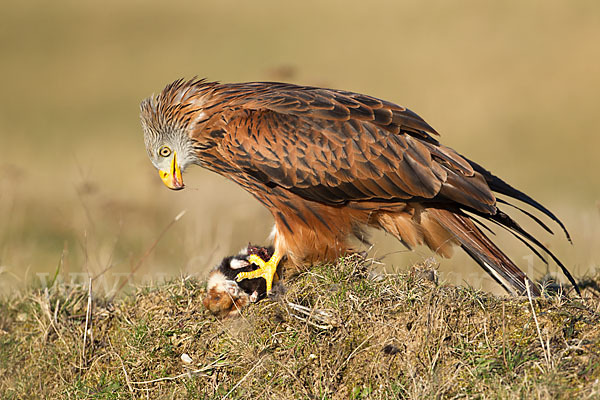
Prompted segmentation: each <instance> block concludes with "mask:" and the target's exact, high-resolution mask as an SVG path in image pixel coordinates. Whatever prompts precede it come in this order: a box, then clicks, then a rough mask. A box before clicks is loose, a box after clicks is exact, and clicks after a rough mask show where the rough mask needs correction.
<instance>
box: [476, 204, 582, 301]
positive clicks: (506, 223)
mask: <svg viewBox="0 0 600 400" xmlns="http://www.w3.org/2000/svg"><path fill="white" fill-rule="evenodd" d="M476 214H477V213H476ZM480 215H481V214H480ZM482 216H483V217H485V218H486V219H487V220H489V221H492V222H494V223H495V224H497V225H499V226H501V227H502V228H504V229H506V230H508V231H509V232H510V233H511V234H512V235H513V236H514V237H516V238H517V239H519V240H520V241H521V242H523V243H525V244H526V245H527V247H529V249H531V250H532V251H533V252H534V253H535V254H536V256H538V257H539V258H540V259H541V260H542V261H543V262H544V263H546V264H547V263H548V262H547V261H546V260H545V258H544V257H542V255H541V254H540V253H539V252H537V251H535V249H534V248H533V246H532V245H531V243H533V244H534V245H535V246H537V247H538V248H539V249H541V251H543V252H544V253H545V254H547V255H548V256H549V257H550V258H552V260H553V261H554V262H555V263H556V265H558V266H559V267H560V269H561V270H562V272H563V274H564V275H565V276H566V277H567V279H568V280H569V282H570V283H571V285H573V288H575V291H576V292H577V294H578V295H579V296H581V292H580V290H579V287H578V285H577V282H576V281H575V278H574V277H573V275H571V273H570V272H569V270H568V269H567V267H565V265H564V264H563V263H562V262H561V261H560V260H559V259H558V257H556V256H555V255H554V253H552V252H551V251H550V250H548V248H547V247H546V246H544V245H543V244H542V243H540V241H539V240H537V239H536V238H535V237H534V236H532V235H531V234H530V233H529V232H527V231H526V230H525V229H523V228H522V227H521V226H520V225H519V224H518V223H517V222H516V221H515V220H513V219H512V218H510V217H509V216H508V215H507V214H505V213H503V212H502V211H500V210H498V212H497V213H496V214H495V215H482Z"/></svg>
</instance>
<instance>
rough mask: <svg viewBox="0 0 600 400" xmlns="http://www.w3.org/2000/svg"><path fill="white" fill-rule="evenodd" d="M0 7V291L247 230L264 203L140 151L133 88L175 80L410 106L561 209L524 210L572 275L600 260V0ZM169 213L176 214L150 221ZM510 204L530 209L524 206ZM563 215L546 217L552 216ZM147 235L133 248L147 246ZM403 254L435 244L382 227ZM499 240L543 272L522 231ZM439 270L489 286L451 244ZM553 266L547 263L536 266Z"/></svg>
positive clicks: (153, 257) (202, 257) (202, 262)
mask: <svg viewBox="0 0 600 400" xmlns="http://www.w3.org/2000/svg"><path fill="white" fill-rule="evenodd" d="M1 9H2V10H1V12H0V82H1V86H0V87H1V95H0V290H2V291H7V290H10V289H11V288H15V287H19V286H20V285H22V284H23V283H24V282H30V281H31V280H37V281H40V280H42V281H43V280H44V279H48V280H50V279H52V278H53V275H54V272H55V271H56V270H57V266H58V265H59V264H60V265H61V267H60V272H61V273H60V275H59V277H60V278H61V279H65V280H69V279H77V278H78V277H79V278H81V275H78V274H79V273H81V272H90V273H91V274H92V275H95V276H99V278H98V285H99V286H104V289H105V290H108V291H110V290H114V289H115V288H116V287H118V285H119V284H120V282H122V281H123V280H124V279H125V278H124V277H123V276H124V275H123V274H127V273H129V272H131V271H132V270H135V274H134V277H135V279H136V280H137V281H150V280H152V281H155V280H159V279H161V278H162V277H164V276H165V275H177V274H193V273H194V274H195V273H198V274H199V275H200V276H202V274H204V273H206V271H207V269H209V268H210V267H212V265H213V264H214V263H215V262H217V261H218V260H219V259H220V258H221V257H223V256H225V255H229V254H232V253H233V252H235V251H237V250H238V249H239V248H241V247H242V246H244V245H245V244H247V243H248V242H249V241H251V242H254V243H266V238H267V235H268V233H269V231H270V227H271V224H272V221H271V217H270V215H269V214H268V213H267V211H266V210H264V209H263V208H262V206H260V205H259V203H258V202H256V201H254V200H253V199H252V198H251V197H250V196H249V195H248V194H246V193H245V192H244V191H242V190H241V189H240V188H238V187H237V186H236V185H234V184H233V183H230V182H228V181H225V179H224V178H221V177H220V176H217V175H214V174H211V173H209V172H206V171H203V170H201V169H200V168H192V169H190V170H189V171H188V172H187V173H186V174H185V176H184V179H185V182H186V184H187V188H186V190H184V191H182V192H172V191H169V190H168V189H166V188H165V187H164V186H163V185H162V183H161V181H160V179H159V177H158V174H157V173H156V170H155V169H154V168H153V167H152V165H151V164H150V162H149V160H148V159H147V156H146V152H145V149H144V144H143V140H142V132H141V128H140V125H139V117H138V105H139V102H140V101H141V100H142V99H143V98H144V97H146V96H148V95H150V94H152V93H153V92H154V93H157V92H158V91H160V90H161V89H162V88H163V87H164V85H165V84H167V83H168V82H170V81H172V80H174V79H177V78H180V77H187V78H190V77H193V76H195V75H197V76H199V77H206V78H208V79H211V80H221V81H223V82H232V81H247V80H284V81H289V82H295V83H301V84H308V85H319V86H328V87H334V88H341V89H347V90H353V91H358V92H363V93H367V94H371V95H374V96H377V97H381V98H384V99H387V100H391V101H394V102H396V103H399V104H402V105H405V106H407V107H409V108H411V109H412V110H414V111H416V112H417V113H418V114H420V115H421V116H422V117H423V118H425V119H426V120H427V121H428V122H429V123H430V124H431V125H432V126H434V127H435V128H436V129H437V130H438V131H439V132H441V134H442V141H443V143H445V144H447V145H449V146H451V147H453V148H455V149H457V150H458V151H459V152H460V153H462V154H464V155H466V156H468V157H470V158H472V159H473V160H475V161H477V162H479V163H481V164H483V165H484V166H485V167H487V168H488V169H490V170H492V171H493V172H494V173H496V174H497V175H499V176H501V177H503V178H504V179H505V180H507V181H508V182H510V183H512V184H513V185H514V186H516V187H517V188H520V189H522V190H524V191H526V192H527V193H529V194H530V195H532V196H533V197H534V198H535V199H537V200H539V201H540V202H542V203H543V204H544V205H546V206H547V207H548V208H550V209H551V210H553V211H555V213H556V214H557V215H558V216H559V217H560V218H561V219H562V220H563V221H564V222H565V224H566V225H567V227H568V228H569V230H570V232H571V234H572V237H573V242H574V245H573V246H570V245H568V244H567V242H566V240H564V236H562V235H561V234H560V232H559V231H558V230H557V229H555V231H556V235H555V236H549V235H547V234H545V233H544V232H543V231H542V230H541V229H538V228H535V227H533V226H532V225H530V224H528V223H524V225H525V226H526V227H531V228H532V232H533V233H535V234H537V235H538V236H539V237H540V238H542V239H543V240H542V241H543V242H544V243H545V244H547V245H548V246H549V248H551V249H552V250H553V251H555V252H556V254H557V255H558V256H559V257H560V258H561V259H562V260H563V261H564V262H565V264H567V265H568V266H569V267H570V268H571V270H572V271H574V272H575V274H576V275H578V276H581V275H584V274H589V273H593V272H594V271H596V270H597V269H598V268H600V245H599V243H600V203H599V201H600V178H599V177H598V166H599V162H598V152H599V151H600V115H599V114H600V113H599V110H600V44H599V43H600V3H599V2H597V1H570V2H555V1H509V2H478V1H454V2H443V1H438V2H426V3H425V2H419V1H370V2H364V1H360V2H359V1H352V2H349V1H344V2H342V1H339V2H338V1H335V2H333V1H332V2H323V1H302V2H282V1H252V2H233V1H202V2H197V1H187V2H186V1H175V2H145V1H128V2H119V1H103V2H83V1H68V2H67V1H61V2H41V1H37V2H17V1H5V2H3V5H2V7H1ZM182 210H187V213H186V214H185V215H184V216H183V217H182V218H181V219H180V220H179V221H177V222H176V223H174V224H172V225H171V226H170V227H169V228H168V229H167V231H166V232H165V233H164V235H163V236H160V235H161V232H163V230H164V229H165V228H166V227H167V226H168V224H169V223H170V222H171V221H172V219H173V218H174V217H175V216H176V215H177V214H178V213H180V212H181V211H182ZM521 220H523V219H521ZM551 227H552V228H557V227H556V225H551ZM159 237H160V240H158V242H157V243H156V246H155V248H153V250H152V252H151V253H150V254H149V255H148V256H147V257H146V256H145V254H146V253H147V252H148V250H149V249H150V248H151V246H152V245H153V243H155V242H156V241H157V239H158V238H159ZM375 239H376V247H375V248H374V249H373V250H372V254H374V255H375V256H378V257H379V256H383V255H385V254H387V253H390V252H398V251H401V252H400V253H396V254H392V255H388V256H387V257H385V258H384V259H383V262H384V263H385V265H386V268H389V269H395V268H396V269H397V268H406V267H407V266H408V265H411V264H412V263H413V262H415V261H420V260H423V259H424V258H427V257H429V256H430V255H431V253H430V252H429V251H428V250H426V249H417V251H415V252H406V251H403V249H402V247H401V245H400V244H399V243H397V242H395V241H393V240H391V239H389V238H386V237H385V236H384V235H376V236H375ZM498 240H499V242H501V243H502V247H503V249H504V250H505V251H506V252H507V253H508V254H509V255H510V256H511V257H512V258H513V259H514V260H515V261H517V262H518V263H520V265H521V266H523V268H525V269H526V270H529V268H530V267H531V268H532V270H533V271H534V274H535V276H536V277H541V276H542V275H544V274H545V273H546V271H547V269H546V267H545V266H544V265H543V264H542V263H541V262H538V261H534V262H533V263H532V264H529V262H530V260H532V258H531V253H530V252H529V251H528V250H527V249H526V248H525V247H523V246H522V245H521V244H520V243H519V242H518V241H516V240H511V239H509V238H507V237H504V236H503V235H499V238H498ZM441 270H442V272H443V275H442V277H443V278H445V279H448V280H449V281H451V282H456V283H465V282H466V283H468V284H471V285H473V286H475V287H480V286H481V285H483V287H484V288H485V289H489V290H497V287H496V286H495V285H494V284H493V283H490V282H489V280H488V279H487V278H485V276H484V275H483V274H482V273H481V272H480V271H479V267H478V266H477V265H476V264H475V263H474V262H471V261H469V260H468V258H467V257H465V256H463V255H459V256H458V257H456V258H454V259H451V260H443V261H442V265H441ZM548 270H549V271H550V272H554V271H555V270H556V267H555V266H553V265H551V266H550V267H549V269H548Z"/></svg>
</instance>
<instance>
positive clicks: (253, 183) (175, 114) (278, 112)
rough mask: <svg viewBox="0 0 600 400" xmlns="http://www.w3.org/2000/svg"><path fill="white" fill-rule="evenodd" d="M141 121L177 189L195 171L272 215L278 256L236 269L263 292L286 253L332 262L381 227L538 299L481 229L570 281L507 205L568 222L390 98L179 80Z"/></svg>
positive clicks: (148, 105)
mask: <svg viewBox="0 0 600 400" xmlns="http://www.w3.org/2000/svg"><path fill="white" fill-rule="evenodd" d="M141 122H142V126H143V130H144V141H145V144H146V150H147V152H148V155H149V157H150V160H151V161H152V163H153V164H154V166H155V167H156V168H157V169H158V171H159V175H160V177H161V179H162V181H163V182H164V183H165V185H166V186H167V187H169V188H171V189H174V190H179V189H183V187H184V184H183V178H182V172H183V171H184V170H185V169H186V168H187V167H189V166H190V165H199V166H201V167H203V168H206V169H208V170H210V171H213V172H216V173H218V174H220V175H223V176H224V177H226V178H228V179H230V180H232V181H233V182H235V183H237V184H238V185H240V186H241V187H242V188H243V189H245V190H246V191H248V192H249V193H250V194H252V195H253V196H254V197H255V198H256V199H257V200H258V201H260V202H261V203H262V204H263V205H264V206H265V207H266V208H267V209H268V210H269V211H270V212H271V214H272V215H273V218H274V220H275V228H274V243H273V244H274V249H275V250H274V252H273V254H272V256H271V257H270V259H269V260H268V261H264V260H262V259H261V258H260V257H258V256H256V255H251V256H250V257H249V261H250V262H252V263H254V264H256V265H259V266H260V268H258V269H256V270H253V271H249V272H240V273H238V274H237V275H236V280H237V281H241V280H244V279H254V278H259V277H260V278H264V279H265V282H266V291H267V292H270V291H271V287H272V282H273V279H274V276H275V272H276V270H277V266H278V264H279V262H280V260H281V259H282V257H284V256H287V259H288V262H289V263H291V265H293V266H301V265H307V264H312V263H315V262H333V261H335V260H336V259H337V258H338V257H339V256H341V255H343V254H345V253H348V252H351V251H352V246H351V243H350V238H352V237H357V238H359V239H360V238H363V237H364V230H365V228H377V229H382V230H384V231H386V232H388V233H390V234H392V235H393V236H395V237H396V238H397V239H398V240H400V241H401V242H402V243H403V244H404V245H406V246H407V247H409V248H414V247H415V246H418V245H426V246H428V247H429V248H430V249H431V250H433V251H435V252H436V253H437V254H439V255H441V256H443V257H450V256H451V255H452V252H453V248H454V247H460V248H462V249H463V250H464V251H465V252H466V253H467V254H468V255H469V256H471V257H472V258H473V259H474V260H475V261H476V262H477V263H478V264H479V265H480V266H481V267H482V268H483V269H484V270H485V271H486V272H487V273H488V274H489V275H490V276H491V277H492V278H493V279H495V280H496V281H497V282H498V283H499V284H500V285H502V286H503V287H504V288H505V289H506V290H507V291H508V292H510V293H513V294H515V295H521V294H524V293H526V292H527V289H528V287H529V288H530V292H531V293H532V294H533V295H539V294H540V291H539V289H538V287H537V286H536V285H535V284H534V283H533V282H532V281H531V280H530V279H529V278H528V277H527V276H526V275H525V274H524V273H523V272H522V271H521V269H519V267H518V266H517V265H516V264H515V263H514V262H513V261H512V260H511V259H510V258H509V257H508V256H507V255H506V254H505V253H504V252H503V251H502V250H500V249H499V248H498V246H496V244H494V242H493V241H492V240H491V239H490V238H489V237H488V234H487V233H488V231H490V230H491V229H490V228H489V227H488V226H487V225H486V224H488V225H493V226H496V227H500V228H503V229H506V230H507V231H509V232H510V233H511V234H513V235H514V236H515V237H516V238H518V239H519V240H521V241H522V242H523V243H524V244H525V245H527V246H528V247H529V248H530V249H531V251H532V252H534V253H535V254H536V255H537V256H539V257H540V258H542V259H543V260H544V261H546V260H545V258H546V257H549V258H551V259H552V260H554V261H555V262H556V264H557V265H558V266H560V268H561V269H562V271H563V273H564V274H565V275H566V277H567V278H568V279H569V281H570V282H571V283H572V284H573V286H574V287H575V288H577V286H576V284H575V280H574V279H573V277H572V276H571V274H570V273H569V271H568V270H567V268H566V267H565V266H564V265H563V264H562V263H561V262H560V260H559V259H558V258H557V257H556V256H555V255H554V254H552V253H551V252H550V251H549V250H548V249H547V248H546V247H545V246H544V245H543V244H542V243H541V242H540V241H539V240H538V239H537V238H536V237H534V236H533V235H531V234H530V233H528V232H527V231H526V230H525V229H523V228H522V227H521V226H520V225H519V224H518V223H517V222H516V221H515V220H514V219H513V217H511V216H509V215H508V214H507V213H505V212H504V210H502V208H510V209H512V210H516V211H519V210H520V211H522V212H523V213H524V215H525V216H526V217H528V218H531V219H532V220H533V221H535V222H536V223H537V224H539V225H540V226H541V227H542V228H543V229H545V230H546V231H548V232H550V233H551V232H552V231H551V230H550V228H549V227H548V226H547V225H546V223H544V222H543V221H542V220H541V219H540V218H539V217H537V216H535V215H534V212H535V211H537V212H539V213H541V214H545V216H546V217H547V218H549V219H551V220H553V221H554V222H555V223H557V224H558V225H559V226H560V227H561V228H562V230H563V231H564V233H565V235H566V236H567V239H568V240H570V239H569V235H568V233H567V231H566V229H565V227H564V225H563V224H562V222H561V221H560V220H559V219H558V218H557V217H556V216H555V215H554V214H553V213H552V212H551V211H550V210H548V209H547V208H545V207H544V206H542V205H541V204H540V203H538V202H537V201H536V200H534V199H532V198H531V197H530V196H528V195H527V194H525V193H524V192H522V191H520V190H518V189H516V188H514V187H512V186H511V185H510V184H508V183H506V182H505V181H504V180H502V179H501V178H499V177H497V176H496V175H494V174H492V173H491V172H490V171H488V170H487V169H486V168H484V167H483V166H481V165H480V164H478V163H476V162H474V161H472V160H470V159H468V158H466V157H465V156H463V155H461V154H460V153H458V152H456V151H455V150H453V149H451V148H449V147H447V146H444V145H443V144H442V143H440V142H439V140H438V133H437V132H436V131H435V130H434V129H433V128H432V127H431V126H430V125H429V124H428V123H426V122H425V121H424V120H423V119H422V118H421V117H419V116H418V115H417V114H416V113H414V112H413V111H411V110H409V109H407V108H405V107H402V106H399V105H397V104H394V103H392V102H389V101H385V100H380V99H378V98H375V97H372V96H368V95H364V94H359V93H353V92H348V91H343V90H335V89H324V88H318V87H311V86H298V85H293V84H288V83H274V82H249V83H232V84H222V83H218V82H208V81H205V80H188V81H186V80H177V81H175V82H173V83H171V84H169V85H167V86H166V87H165V88H164V89H163V91H162V92H161V93H160V94H159V95H158V96H156V97H150V98H148V99H146V100H144V101H143V102H142V104H141ZM515 202H520V203H522V204H521V205H520V206H519V205H517V204H515ZM523 205H525V207H523ZM526 207H531V208H532V209H533V210H531V211H527V209H526ZM534 210H535V211H534ZM286 268H287V266H286Z"/></svg>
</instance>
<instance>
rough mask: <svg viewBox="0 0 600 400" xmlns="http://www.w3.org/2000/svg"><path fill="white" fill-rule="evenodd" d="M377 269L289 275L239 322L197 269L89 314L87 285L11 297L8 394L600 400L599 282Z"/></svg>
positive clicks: (0, 322)
mask: <svg viewBox="0 0 600 400" xmlns="http://www.w3.org/2000/svg"><path fill="white" fill-rule="evenodd" d="M369 263H370V261H369V260H363V259H360V258H358V257H350V258H346V259H342V260H340V261H339V263H338V264H337V265H335V266H328V265H323V266H317V267H315V268H313V269H311V270H309V271H307V272H304V273H302V274H301V275H299V276H297V277H294V278H292V279H291V280H289V281H287V290H286V291H285V292H284V293H281V294H279V295H278V296H277V298H276V299H274V300H272V301H263V302H260V303H258V304H256V305H253V306H250V307H248V308H246V309H245V310H244V311H243V312H242V315H241V317H239V318H236V319H227V320H217V319H215V318H213V317H212V316H210V315H208V314H207V313H206V312H205V310H204V309H203V308H202V305H201V304H202V303H201V299H202V297H203V295H204V286H203V284H202V283H200V282H198V281H196V280H195V279H193V278H189V277H187V278H179V279H177V280H173V281H171V282H169V283H166V284H161V285H159V286H152V287H144V288H139V289H138V290H137V292H136V293H135V294H132V295H129V296H128V297H126V298H124V299H117V300H115V301H113V302H109V301H107V300H106V299H104V298H101V297H94V296H93V295H92V297H91V302H90V304H91V305H90V306H89V307H88V298H90V297H89V293H88V289H89V287H88V286H87V285H70V286H69V285H65V284H64V283H61V284H56V285H54V286H53V287H51V288H50V289H48V290H39V289H30V290H29V291H28V292H24V293H22V294H21V295H20V296H16V295H15V296H12V297H10V298H7V299H4V300H2V302H1V304H0V306H1V308H2V313H1V314H0V393H1V394H2V398H22V397H28V396H31V395H32V394H35V395H36V396H39V397H46V398H56V397H68V398H90V397H94V398H141V397H148V398H165V397H168V398H209V399H217V398H218V399H222V398H232V399H244V398H252V399H255V398H267V397H270V398H283V399H288V398H289V399H294V398H307V399H312V398H319V399H323V398H326V399H345V398H375V399H377V398H381V399H383V398H434V397H444V398H463V397H482V398H516V397H519V398H530V397H537V398H557V397H558V398H565V397H571V396H576V397H578V398H593V397H596V396H598V395H599V385H598V378H599V377H600V367H599V365H600V364H599V363H600V330H599V329H598V328H597V326H598V322H599V321H598V320H599V317H598V314H597V312H596V311H597V309H598V306H599V304H600V302H599V300H598V295H597V294H598V292H597V291H595V290H594V288H596V287H598V285H597V282H598V281H599V279H595V280H593V279H591V280H590V283H589V284H588V285H587V287H589V288H592V289H590V290H585V291H584V293H586V296H588V298H586V299H585V300H568V299H565V298H561V297H558V296H552V297H547V298H543V299H533V300H532V301H531V302H530V301H529V300H528V299H527V298H509V297H498V296H493V295H489V294H486V293H483V292H479V291H476V290H473V289H470V288H464V287H454V286H449V285H445V284H439V283H438V282H437V276H436V274H435V271H434V268H435V266H434V265H433V264H432V263H431V262H425V263H423V264H422V265H418V266H415V267H413V268H412V269H411V270H410V271H408V272H406V273H401V274H392V275H387V274H379V273H375V272H373V270H372V269H371V268H370V264H369ZM592 283H593V284H592ZM282 292H283V291H282ZM88 310H89V313H90V315H89V318H88V321H87V323H86V313H87V312H88ZM534 316H535V317H534ZM536 321H537V323H536ZM86 324H87V328H88V329H87V332H86V330H85V327H86ZM84 337H85V340H84Z"/></svg>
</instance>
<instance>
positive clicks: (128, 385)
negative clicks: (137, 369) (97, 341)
mask: <svg viewBox="0 0 600 400" xmlns="http://www.w3.org/2000/svg"><path fill="white" fill-rule="evenodd" d="M108 344H110V348H111V349H112V352H113V354H114V355H115V356H117V358H118V359H119V361H120V362H121V369H123V374H125V382H126V383H127V387H128V388H129V392H130V393H131V394H133V386H131V380H130V379H129V374H128V373H127V370H126V369H125V363H124V362H123V359H122V358H121V356H120V355H119V353H117V352H116V351H115V348H114V346H113V344H112V341H111V340H110V337H109V338H108Z"/></svg>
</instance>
